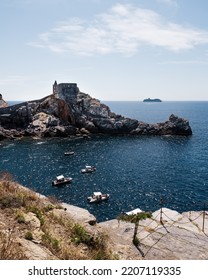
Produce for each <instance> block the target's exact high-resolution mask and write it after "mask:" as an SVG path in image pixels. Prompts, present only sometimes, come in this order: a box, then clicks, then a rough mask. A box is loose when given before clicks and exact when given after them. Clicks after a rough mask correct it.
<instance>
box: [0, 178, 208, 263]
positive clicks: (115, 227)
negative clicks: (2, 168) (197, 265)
mask: <svg viewBox="0 0 208 280" xmlns="http://www.w3.org/2000/svg"><path fill="white" fill-rule="evenodd" d="M134 230H135V224H134V223H131V222H125V221H120V220H117V219H114V220H109V221H105V222H102V223H96V218H95V217H94V216H93V215H92V214H90V213H89V212H88V211H87V210H85V209H82V208H79V207H76V206H73V205H68V204H64V203H60V202H57V201H55V199H54V198H46V197H44V196H42V195H40V194H37V193H35V192H33V191H31V190H29V189H27V188H25V187H23V186H20V185H19V184H17V183H15V182H11V180H7V179H5V177H2V176H1V174H0V260H5V259H10V260H17V259H26V260H28V259H29V260H60V259H61V260H62V259H64V260H67V259H73V260H75V259H76V260H77V259H79V260H81V259H84V260H90V259H120V260H121V259H123V260H138V259H145V260H170V259H175V260H179V259H180V260H207V258H208V242H207V241H208V235H207V234H208V216H207V212H205V211H199V212H185V213H182V214H180V213H178V212H177V211H174V210H171V209H167V208H163V209H162V211H161V209H160V210H158V211H156V212H154V213H152V216H151V218H148V219H146V220H141V221H140V222H139V226H138V231H137V240H138V246H137V247H135V245H134V244H133V242H132V238H133V235H134Z"/></svg>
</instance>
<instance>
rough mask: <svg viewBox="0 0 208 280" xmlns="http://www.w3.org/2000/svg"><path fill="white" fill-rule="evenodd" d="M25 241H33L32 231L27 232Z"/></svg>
mask: <svg viewBox="0 0 208 280" xmlns="http://www.w3.org/2000/svg"><path fill="white" fill-rule="evenodd" d="M25 239H27V240H33V235H32V232H31V231H27V232H26V233H25Z"/></svg>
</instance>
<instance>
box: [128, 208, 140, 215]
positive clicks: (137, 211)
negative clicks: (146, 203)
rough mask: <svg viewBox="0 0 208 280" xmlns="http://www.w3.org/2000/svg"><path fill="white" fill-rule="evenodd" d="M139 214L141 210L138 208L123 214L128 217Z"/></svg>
mask: <svg viewBox="0 0 208 280" xmlns="http://www.w3.org/2000/svg"><path fill="white" fill-rule="evenodd" d="M141 212H142V210H141V209H140V208H136V209H134V210H131V211H129V212H125V214H126V215H128V216H131V215H136V214H138V213H141Z"/></svg>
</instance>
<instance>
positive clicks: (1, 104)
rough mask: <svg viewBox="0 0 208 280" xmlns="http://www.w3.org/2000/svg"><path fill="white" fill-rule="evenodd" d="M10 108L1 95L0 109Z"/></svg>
mask: <svg viewBox="0 0 208 280" xmlns="http://www.w3.org/2000/svg"><path fill="white" fill-rule="evenodd" d="M4 107H8V104H7V102H6V101H4V99H3V98H2V94H0V108H4Z"/></svg>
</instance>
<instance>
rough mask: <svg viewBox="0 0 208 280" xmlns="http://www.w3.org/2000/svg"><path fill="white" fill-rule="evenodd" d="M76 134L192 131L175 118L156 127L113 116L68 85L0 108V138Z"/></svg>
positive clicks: (61, 85) (187, 132)
mask: <svg viewBox="0 0 208 280" xmlns="http://www.w3.org/2000/svg"><path fill="white" fill-rule="evenodd" d="M78 133H82V134H83V133H84V134H89V133H91V134H95V133H105V134H132V135H191V134H192V130H191V127H190V125H189V122H188V121H187V120H185V119H183V118H179V117H177V116H175V115H171V116H170V117H169V120H167V121H166V122H164V123H157V124H147V123H144V122H142V121H138V120H135V119H130V118H126V117H123V116H121V115H117V114H115V113H113V112H111V110H110V108H109V107H108V106H106V105H105V104H102V103H101V102H100V101H99V100H97V99H95V98H92V97H91V96H90V95H89V94H86V93H83V92H80V90H79V88H78V87H77V85H76V84H71V83H67V84H57V83H55V84H54V88H53V94H51V95H49V96H47V97H45V98H43V99H40V100H34V101H28V102H24V103H21V104H17V105H14V106H10V107H5V108H0V139H4V138H7V137H10V138H11V137H20V136H39V137H51V136H69V135H75V134H78Z"/></svg>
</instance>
